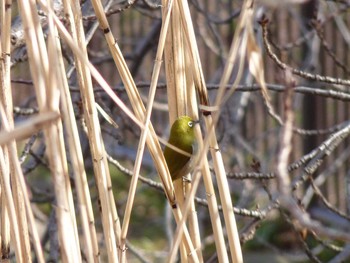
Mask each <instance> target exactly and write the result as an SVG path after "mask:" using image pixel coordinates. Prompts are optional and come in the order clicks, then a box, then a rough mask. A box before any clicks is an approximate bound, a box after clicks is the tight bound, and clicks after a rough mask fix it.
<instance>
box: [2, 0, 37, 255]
mask: <svg viewBox="0 0 350 263" xmlns="http://www.w3.org/2000/svg"><path fill="white" fill-rule="evenodd" d="M11 7H12V1H11V0H6V1H2V3H1V25H2V27H1V56H2V59H1V62H0V63H1V73H0V74H1V76H0V78H1V89H0V101H1V104H2V109H3V111H2V127H3V128H4V127H5V121H6V120H7V121H8V124H9V126H10V129H11V128H13V126H14V122H13V114H12V109H13V105H12V91H11V75H10V63H11V60H10V58H11V57H10V56H11V54H10V51H11V49H10V38H11V34H10V33H11ZM3 151H4V161H5V164H6V165H7V168H6V170H7V171H8V172H9V176H10V177H11V186H12V192H13V200H14V205H15V209H16V216H17V223H18V228H19V232H20V233H21V234H20V235H19V237H20V245H21V254H22V255H21V256H22V259H23V260H24V261H27V262H31V261H32V259H31V250H30V240H29V231H28V222H27V214H26V213H25V210H26V207H25V200H24V196H23V195H24V193H23V192H22V189H21V186H20V182H19V180H20V179H19V175H18V174H16V172H15V162H16V161H17V147H16V142H15V141H9V142H8V144H7V145H6V146H4V147H3ZM13 157H15V159H14V158H13ZM4 176H5V175H4ZM5 207H7V206H6V205H5ZM5 209H7V208H5ZM29 209H30V207H29ZM6 214H7V213H6V211H4V215H5V216H6ZM4 220H5V221H4V224H5V225H4V226H3V227H8V226H6V224H7V223H11V222H8V220H7V219H6V218H4ZM10 227H11V226H10ZM16 227H17V226H16ZM4 232H5V239H4V240H5V243H1V244H2V245H3V244H4V245H5V246H7V244H8V243H7V242H8V241H9V240H8V239H7V238H6V236H8V235H7V233H6V232H7V231H6V230H5V231H4ZM36 245H37V244H36ZM6 257H7V255H6Z"/></svg>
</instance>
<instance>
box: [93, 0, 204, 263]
mask: <svg viewBox="0 0 350 263" xmlns="http://www.w3.org/2000/svg"><path fill="white" fill-rule="evenodd" d="M92 3H93V6H94V9H95V13H96V15H97V18H98V20H99V22H100V27H101V28H102V30H103V32H104V33H105V37H106V40H107V43H108V45H109V48H110V49H111V54H112V56H113V59H114V61H115V63H116V66H117V68H118V70H119V73H120V75H121V78H122V80H123V83H124V85H125V88H126V91H127V93H128V96H129V98H130V100H131V105H132V107H133V109H134V111H135V114H136V116H137V117H138V119H139V120H144V119H145V108H144V105H143V103H142V100H141V98H140V95H139V93H138V91H137V89H136V86H135V83H134V81H133V79H132V76H131V74H130V71H129V70H128V67H127V65H126V63H125V60H124V58H123V56H122V54H121V51H120V49H119V47H118V45H117V43H116V41H115V39H114V37H113V35H112V33H111V31H110V28H109V25H108V22H107V19H106V16H105V14H104V13H103V9H102V5H101V3H100V2H97V1H92ZM149 129H150V135H149V136H148V138H147V145H148V147H149V150H150V153H151V156H152V158H153V160H154V162H155V164H156V168H157V171H158V173H159V175H160V178H161V181H162V183H163V185H164V189H165V193H166V195H167V198H168V200H169V202H170V204H171V205H172V207H173V208H176V202H175V200H174V194H173V187H172V183H171V179H170V175H169V171H168V169H167V166H166V163H165V159H164V156H163V153H162V150H161V148H160V145H159V143H158V141H157V140H155V138H156V135H155V132H154V129H153V127H152V125H151V123H150V127H149ZM173 213H174V216H175V220H176V221H177V222H180V220H181V218H182V214H181V211H180V210H179V209H173ZM184 233H185V235H184V236H185V245H186V249H187V250H188V251H193V244H192V242H191V240H190V237H189V233H188V230H187V228H185V232H184ZM192 257H193V260H194V261H195V262H197V261H198V258H197V254H196V253H193V254H192Z"/></svg>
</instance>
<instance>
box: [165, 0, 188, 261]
mask: <svg viewBox="0 0 350 263" xmlns="http://www.w3.org/2000/svg"><path fill="white" fill-rule="evenodd" d="M170 4H171V3H170V1H167V0H164V1H162V6H163V7H164V8H162V17H163V19H164V17H166V14H169V13H170V12H171V21H170V28H169V30H168V32H167V42H166V44H167V45H166V48H165V54H164V59H165V61H166V63H165V71H166V80H167V96H168V105H169V121H170V123H174V121H175V120H176V119H177V118H178V117H179V116H183V115H187V113H186V92H185V91H186V89H185V87H186V86H185V84H186V82H185V72H184V69H185V67H184V61H183V60H184V57H183V56H182V54H183V52H182V50H183V47H182V36H181V31H180V30H179V28H180V25H181V24H179V23H181V22H180V20H179V16H178V4H177V1H175V3H174V4H172V6H170ZM171 7H172V10H171V9H170V8H171ZM163 21H164V20H163ZM173 185H174V191H175V198H176V202H177V206H178V207H179V208H180V209H181V212H182V213H183V205H184V202H185V196H184V194H185V193H184V185H183V181H182V180H176V181H174V182H173ZM183 222H184V223H185V222H186V221H183ZM190 233H191V231H190ZM180 257H181V262H187V261H188V257H187V252H186V247H185V243H184V240H183V239H182V242H181V244H180Z"/></svg>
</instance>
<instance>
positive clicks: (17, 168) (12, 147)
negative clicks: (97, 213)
mask: <svg viewBox="0 0 350 263" xmlns="http://www.w3.org/2000/svg"><path fill="white" fill-rule="evenodd" d="M0 111H1V116H2V123H3V126H4V129H5V131H7V132H10V131H11V129H12V127H11V125H12V124H11V123H10V122H9V120H8V119H7V116H6V113H5V110H4V108H3V106H2V105H0ZM16 147H17V146H16V143H15V141H14V140H11V141H8V152H9V160H10V163H11V165H12V166H13V169H12V170H13V171H12V173H13V175H14V177H16V178H17V182H18V187H19V191H20V193H21V195H22V196H23V206H24V210H25V211H22V210H20V211H19V212H20V213H19V214H18V215H17V218H18V217H25V218H27V217H28V221H29V232H30V234H31V238H32V243H33V245H34V250H35V253H36V256H37V261H38V262H39V263H44V262H45V259H44V255H43V251H42V247H41V242H40V238H39V234H38V231H37V227H36V222H35V219H34V215H33V211H32V208H31V204H30V200H29V196H28V193H27V185H26V183H25V180H24V175H23V173H22V169H21V165H20V163H19V160H18V157H17V156H18V155H17V148H16ZM12 187H13V186H12ZM17 194H18V193H17ZM17 218H16V220H17ZM15 223H16V222H15V221H13V224H15ZM24 238H26V239H27V242H30V240H29V236H28V234H27V235H24ZM23 262H31V252H30V247H29V254H25V255H24V256H23Z"/></svg>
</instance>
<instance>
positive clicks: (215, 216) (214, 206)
mask: <svg viewBox="0 0 350 263" xmlns="http://www.w3.org/2000/svg"><path fill="white" fill-rule="evenodd" d="M186 52H187V55H186V58H187V59H188V60H189V62H188V63H186V66H187V68H188V69H187V71H189V72H188V75H189V74H190V73H191V76H192V71H193V69H192V64H191V63H190V61H191V59H190V57H191V56H190V54H189V48H186ZM187 89H188V94H189V101H188V103H189V105H188V108H189V109H190V111H191V112H192V113H191V114H192V115H193V116H194V117H195V118H197V119H198V118H199V116H198V106H197V105H198V102H197V98H196V89H195V86H194V81H193V77H192V79H191V84H187ZM195 132H196V137H197V142H198V152H201V151H202V149H203V136H202V132H201V129H200V128H199V127H198V128H196V130H195ZM201 161H202V162H203V166H201V168H202V170H201V172H202V176H203V182H204V187H205V192H206V198H207V201H208V209H209V216H210V221H211V226H212V228H213V234H214V242H215V246H216V252H217V255H218V259H219V262H228V261H229V260H228V254H227V249H226V244H225V238H224V233H223V227H222V224H221V219H220V213H219V208H218V203H217V199H216V195H215V189H214V185H213V180H212V177H211V172H210V170H209V162H208V158H207V157H206V156H203V159H202V160H201Z"/></svg>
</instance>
